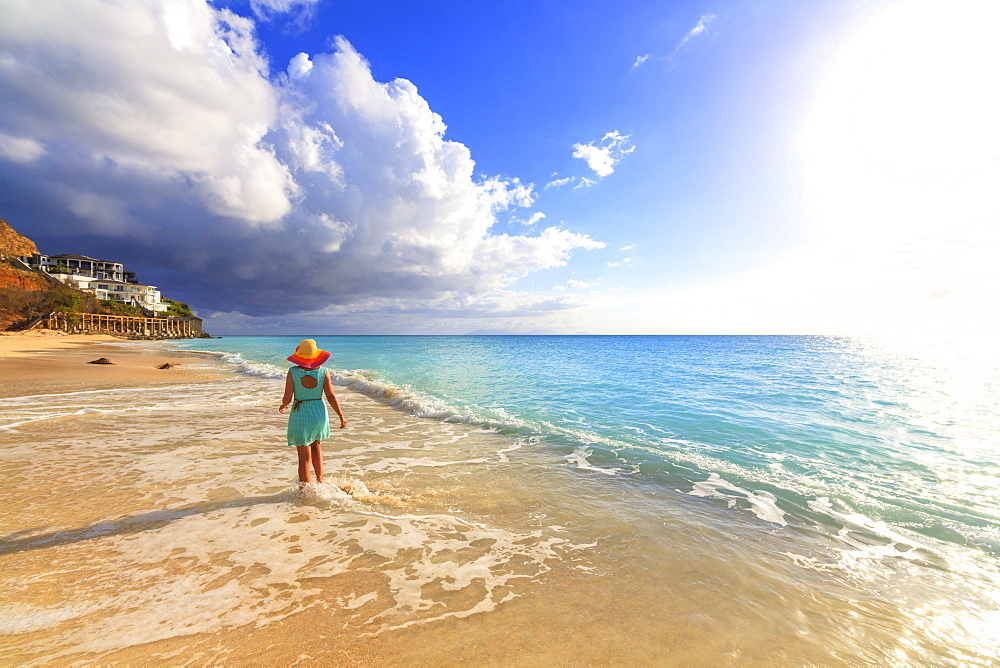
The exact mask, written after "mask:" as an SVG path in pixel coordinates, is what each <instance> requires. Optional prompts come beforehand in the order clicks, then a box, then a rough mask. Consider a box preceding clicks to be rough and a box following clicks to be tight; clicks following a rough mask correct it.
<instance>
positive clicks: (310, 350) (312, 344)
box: [288, 339, 330, 369]
mask: <svg viewBox="0 0 1000 668" xmlns="http://www.w3.org/2000/svg"><path fill="white" fill-rule="evenodd" d="M328 359H330V353H329V352H327V351H325V350H320V349H319V348H317V347H316V340H315V339H302V340H301V341H299V347H298V348H296V349H295V354H294V355H290V356H289V357H288V361H289V362H291V363H292V364H296V365H298V366H301V367H305V368H306V369H315V368H317V367H318V366H320V365H321V364H323V362H325V361H327V360H328Z"/></svg>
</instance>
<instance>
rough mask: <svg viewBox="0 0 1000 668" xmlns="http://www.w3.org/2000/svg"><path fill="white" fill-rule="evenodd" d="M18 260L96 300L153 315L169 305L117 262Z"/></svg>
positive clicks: (51, 258)
mask: <svg viewBox="0 0 1000 668" xmlns="http://www.w3.org/2000/svg"><path fill="white" fill-rule="evenodd" d="M21 260H22V261H23V262H24V263H25V264H27V265H28V266H30V267H31V268H32V269H35V270H36V271H43V272H45V273H47V274H49V275H50V276H52V277H53V278H56V279H58V280H59V281H61V282H63V283H65V284H66V285H69V286H71V287H74V288H77V289H78V290H83V291H84V292H90V293H92V294H93V295H95V296H96V297H97V298H98V299H108V300H111V301H114V302H119V303H122V304H127V305H129V306H137V307H139V308H142V309H145V310H146V311H151V312H153V313H163V312H165V311H166V310H167V309H168V308H169V306H168V305H167V304H165V303H162V302H161V301H160V291H159V290H157V289H156V286H155V285H142V284H140V283H139V282H138V280H137V279H136V275H135V272H134V271H126V270H125V267H124V266H122V264H121V263H120V262H110V261H107V260H97V259H94V258H92V257H87V256H86V255H75V254H72V253H68V254H63V255H43V254H41V253H35V254H33V255H26V256H23V257H22V258H21Z"/></svg>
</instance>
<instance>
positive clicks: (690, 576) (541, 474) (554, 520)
mask: <svg viewBox="0 0 1000 668" xmlns="http://www.w3.org/2000/svg"><path fill="white" fill-rule="evenodd" d="M218 343H219V345H223V344H225V343H226V342H225V341H220V342H218ZM0 345H2V346H3V347H2V348H0V351H2V355H3V356H2V357H0V374H2V378H3V394H2V396H3V400H2V403H0V406H2V407H3V413H2V415H0V453H2V454H0V476H2V479H3V480H4V494H3V496H2V498H0V518H2V520H0V523H2V526H0V571H2V572H3V573H4V578H3V580H2V581H0V650H2V655H3V656H4V662H5V663H10V664H12V665H22V664H40V665H65V664H68V663H74V662H77V663H82V664H88V665H89V664H101V665H105V664H114V663H121V664H136V663H143V662H154V663H163V662H166V663H171V664H192V665H206V664H216V663H230V664H250V663H252V664H255V665H375V664H379V665H427V664H467V663H474V664H494V665H495V664H514V665H543V664H544V665H553V664H554V665H568V664H577V665H578V664H584V665H593V664H600V665H608V664H611V665H762V664H767V665H801V664H807V665H816V664H824V665H829V664H858V663H876V664H877V663H887V662H890V661H892V660H895V661H898V662H902V663H907V662H909V661H915V662H916V663H920V662H922V661H924V660H926V659H927V657H932V656H945V657H949V656H950V657H954V656H959V655H958V654H953V653H951V652H961V654H960V656H962V657H963V658H964V660H965V661H966V662H968V663H971V664H977V663H982V664H984V665H985V664H986V663H988V654H986V653H982V654H978V655H977V654H976V649H975V647H972V648H971V649H970V645H968V644H965V645H962V646H960V647H958V649H955V648H954V647H952V646H950V643H954V642H955V641H954V640H948V639H947V634H949V633H953V632H954V629H955V628H959V627H958V626H955V625H953V626H951V627H949V626H948V624H946V623H945V622H946V621H947V619H949V618H948V617H947V615H945V614H944V612H942V611H941V610H935V609H933V608H932V604H933V603H934V598H933V595H934V594H936V593H939V592H940V590H941V587H939V588H937V589H934V588H933V587H932V585H933V586H934V587H936V586H937V585H935V584H934V583H933V582H931V581H930V580H928V578H930V577H937V576H936V575H934V574H935V573H939V572H940V571H942V570H943V569H945V567H946V565H945V562H944V561H943V560H942V559H941V558H940V557H939V556H937V555H936V554H935V553H933V552H932V551H930V550H928V549H926V547H925V546H923V545H919V544H913V545H912V546H910V545H904V544H903V543H904V542H905V541H910V539H909V538H906V537H903V536H900V535H897V537H896V538H894V539H892V540H877V539H876V538H873V537H872V535H869V534H865V532H864V530H863V527H861V525H860V524H858V523H857V522H858V521H857V520H855V524H853V525H848V526H850V535H848V534H847V532H844V536H843V537H841V538H840V539H839V540H842V541H848V540H850V541H854V542H852V543H851V549H850V550H843V553H842V554H841V553H837V559H834V560H832V561H831V560H830V559H828V556H827V555H828V553H829V542H830V540H831V539H830V537H829V536H828V535H827V533H829V532H825V530H824V529H823V522H818V523H816V524H815V526H806V525H802V524H797V523H795V522H793V521H792V520H791V519H790V518H789V519H785V518H784V513H783V512H782V511H781V510H780V509H778V507H777V506H776V505H775V504H774V503H773V501H774V496H773V495H771V496H770V497H768V494H767V493H764V492H754V493H750V495H749V496H746V492H744V491H742V490H741V489H740V488H737V487H735V486H733V485H731V484H730V485H729V487H728V488H726V487H725V485H724V484H723V483H722V481H721V479H720V478H719V477H718V475H714V476H712V475H709V476H707V477H708V480H707V481H706V482H703V483H696V484H695V486H694V487H693V488H692V487H691V486H687V487H683V488H679V487H678V486H677V485H675V484H673V483H671V484H659V483H658V482H657V478H656V476H653V477H645V478H643V477H642V476H641V475H640V474H641V470H640V469H641V467H638V468H636V471H635V475H625V474H624V473H622V470H623V467H625V466H626V462H625V461H624V460H621V461H614V460H612V461H603V460H601V459H600V458H599V457H598V456H597V455H596V454H594V453H593V452H591V451H589V450H587V451H583V452H581V451H580V449H579V447H578V446H575V445H574V446H572V447H569V448H568V449H567V450H566V452H568V453H569V454H562V453H563V450H558V449H555V450H553V449H552V448H551V447H543V446H544V444H543V443H540V439H539V437H538V436H533V435H529V434H526V433H517V432H516V431H511V430H505V429H498V428H496V427H493V426H490V425H487V424H483V423H482V422H480V423H477V422H475V421H461V420H453V419H441V418H426V417H418V416H417V415H415V414H414V411H413V410H412V409H403V408H401V407H400V405H399V403H398V402H395V406H394V402H393V401H389V400H386V398H385V397H386V393H385V392H384V391H382V392H381V394H380V393H378V392H372V391H368V392H367V393H363V392H360V391H355V390H352V389H350V388H349V387H338V388H337V393H338V397H339V399H340V402H341V405H342V406H343V408H344V412H345V414H346V416H347V420H348V423H349V426H348V428H347V429H346V430H343V431H338V430H334V433H333V435H332V437H331V439H330V440H329V441H327V442H326V444H325V446H324V452H325V453H326V468H327V477H328V480H329V481H330V482H331V483H332V484H328V485H322V486H320V485H310V486H307V487H305V488H300V487H299V485H298V484H297V483H296V482H295V456H294V453H293V452H292V451H291V449H290V448H288V446H286V445H285V444H284V424H285V419H286V418H285V416H283V415H280V414H279V413H278V412H277V410H276V408H277V404H278V402H279V399H280V394H281V387H282V381H281V379H280V376H279V377H273V376H275V375H277V374H272V375H271V376H266V375H259V374H258V375H253V374H250V375H248V374H247V373H243V374H239V373H236V372H235V371H234V369H233V368H232V365H231V364H229V366H227V363H223V361H220V357H219V355H217V354H216V355H213V354H210V352H195V351H183V350H180V351H179V350H173V349H171V344H169V343H150V342H123V341H117V340H109V339H108V338H105V337H58V336H37V337H0ZM191 345H193V346H196V345H198V343H192V344H191ZM289 352H290V351H289ZM98 357H107V358H109V359H110V360H111V361H113V362H114V363H115V364H114V365H113V366H112V365H90V364H87V362H88V361H90V360H92V359H96V358H98ZM164 362H173V363H179V364H180V366H176V367H173V368H170V369H163V370H161V369H156V368H155V366H156V365H158V364H161V363H164ZM101 373H106V374H107V375H105V376H100V375H99V374H101ZM36 382H37V385H36ZM359 387H360V386H359ZM560 447H561V446H560ZM594 447H595V448H596V447H597V446H596V445H595V446H594ZM588 457H589V459H588ZM719 490H722V491H724V492H725V493H724V494H720V493H719ZM741 494H743V495H744V496H741ZM747 499H749V502H747ZM737 502H738V503H737ZM782 507H787V506H782ZM845 523H846V520H845ZM833 535H834V537H835V538H836V532H835V531H834V532H833ZM911 542H912V541H911ZM866 550H867V551H866ZM889 552H891V554H888V553H889ZM883 555H887V557H886V558H883ZM904 557H905V558H904ZM928 573H930V575H928ZM969 573H971V571H969ZM966 575H968V573H967V574H966ZM977 577H978V576H977ZM913 583H921V586H926V587H927V590H926V591H921V590H920V589H919V588H917V587H915V586H911V585H913ZM928 583H930V584H928ZM904 585H906V589H905V595H902V596H900V595H899V591H897V589H896V588H895V587H897V586H899V587H903V586H904ZM970 602H971V603H970V604H976V602H975V601H971V599H970ZM922 606H926V607H927V609H925V610H924V609H921V607H922ZM935 615H936V617H935ZM915 619H921V620H924V621H925V622H926V623H927V624H928V625H925V626H923V627H918V626H915V623H916V622H915V621H914V620H915ZM929 619H937V620H938V622H939V625H938V626H937V627H930V626H929V623H930V622H927V620H929ZM941 620H944V621H941ZM959 623H964V624H968V620H960V622H959ZM933 628H938V629H940V632H941V634H942V635H941V636H940V637H935V636H934V633H933ZM986 641H989V642H992V640H991V639H989V638H987V639H986Z"/></svg>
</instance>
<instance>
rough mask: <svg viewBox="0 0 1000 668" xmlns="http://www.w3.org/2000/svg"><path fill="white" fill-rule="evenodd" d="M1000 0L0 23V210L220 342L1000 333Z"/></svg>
mask: <svg viewBox="0 0 1000 668" xmlns="http://www.w3.org/2000/svg"><path fill="white" fill-rule="evenodd" d="M998 22H1000V4H998V3H996V2H994V1H993V0H956V1H955V2H950V3H939V2H934V1H931V0H895V1H893V0H811V1H810V2H801V1H800V0H752V1H751V0H730V1H722V0H719V1H716V2H709V1H685V0H680V1H677V2H662V1H645V0H635V1H631V2H628V3H621V2H609V1H604V0H593V1H576V2H568V1H555V0H539V1H533V2H527V1H514V2H511V1H505V2H501V1H499V0H496V1H494V0H482V1H479V2H468V1H459V0H455V1H445V0H441V1H433V0H427V1H421V2H410V1H404V0H398V1H381V2H360V1H356V0H217V1H213V2H209V1H207V0H129V1H127V2H126V1H125V0H47V1H46V2H44V3H39V2H36V1H35V0H3V11H2V12H0V100H2V104H0V217H2V218H3V219H5V220H6V221H7V222H8V223H10V224H11V225H12V226H13V227H14V228H15V229H17V230H18V231H19V232H21V233H22V234H25V235H27V236H29V237H30V238H32V239H33V240H34V241H35V242H36V243H37V244H38V246H39V248H40V250H41V251H42V252H43V253H47V254H57V253H81V254H84V255H89V256H92V257H97V258H100V259H106V260H115V261H120V262H123V263H124V264H125V265H126V268H128V269H130V270H133V271H136V272H137V274H138V276H139V280H140V281H141V282H143V283H147V284H153V285H156V286H158V287H159V288H160V289H161V291H162V292H163V294H164V295H165V296H167V297H170V298H172V299H177V300H180V301H185V302H188V303H189V304H191V306H192V307H193V308H194V309H195V311H196V313H197V314H198V315H199V316H200V317H202V318H204V319H205V328H206V330H208V331H210V332H212V333H213V334H218V335H226V334H302V335H306V334H315V335H320V334H373V333H388V334H466V333H526V334H530V333H563V334H577V333H587V334H830V335H861V336H881V335H887V336H888V335H898V334H901V333H904V334H905V333H909V334H921V335H927V336H930V337H943V336H946V335H956V336H968V335H969V334H970V332H975V333H977V334H979V335H981V336H987V335H990V336H992V335H993V334H1000V270H998V269H997V265H998V264H1000V263H998V262H997V261H996V258H997V257H998V256H1000V188H998V187H997V185H996V184H997V183H1000V131H998V129H997V119H998V118H1000V72H998V69H1000V41H998V40H996V39H994V37H993V35H992V34H991V30H992V29H993V26H995V25H997V24H998Z"/></svg>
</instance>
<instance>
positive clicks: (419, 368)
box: [182, 336, 1000, 556]
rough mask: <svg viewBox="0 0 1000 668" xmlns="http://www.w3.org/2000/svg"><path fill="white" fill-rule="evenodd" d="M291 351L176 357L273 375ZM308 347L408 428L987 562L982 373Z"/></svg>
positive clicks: (746, 342) (993, 408)
mask: <svg viewBox="0 0 1000 668" xmlns="http://www.w3.org/2000/svg"><path fill="white" fill-rule="evenodd" d="M297 340H298V339H297V337H227V338H224V339H213V340H210V341H209V340H199V341H190V342H185V343H183V344H182V347H184V348H188V349H204V350H215V351H220V352H226V353H234V354H238V356H239V359H234V361H236V362H237V363H240V364H241V366H242V369H243V370H244V372H247V373H251V374H256V375H273V376H275V377H280V376H283V374H284V371H283V370H284V368H286V366H287V365H286V364H285V363H284V357H285V356H287V355H288V354H290V351H292V350H294V345H295V343H296V342H297ZM317 341H318V343H319V345H320V346H321V347H322V348H324V349H326V350H329V351H331V353H332V358H331V360H330V362H329V363H328V366H331V367H333V368H335V369H337V370H338V372H337V380H338V382H340V383H341V384H344V385H347V384H350V385H353V386H354V387H355V388H356V389H360V390H362V391H364V392H366V393H368V394H371V395H373V396H379V397H383V398H385V399H387V400H388V401H390V402H392V403H395V404H397V405H399V406H400V407H402V408H404V409H406V410H409V411H411V412H413V413H414V414H416V415H418V416H421V417H432V418H438V419H447V420H463V421H469V422H478V423H483V424H487V425H491V426H496V427H498V428H500V429H504V430H510V431H512V432H518V433H521V434H530V435H536V436H540V437H542V441H541V445H540V446H539V447H548V448H556V449H559V450H561V451H563V452H564V453H565V455H566V457H569V458H574V460H575V461H578V462H579V463H580V465H583V466H591V467H594V468H598V469H602V470H603V471H606V472H608V473H609V474H614V475H627V476H632V477H634V478H637V479H649V480H653V481H657V482H659V483H662V484H665V485H674V486H678V487H684V486H685V485H686V486H689V487H690V486H691V485H693V484H695V483H703V482H706V481H707V480H708V476H709V475H710V474H712V473H714V474H717V475H718V476H720V477H721V478H722V479H723V480H724V482H726V483H731V484H734V485H736V486H738V487H740V488H742V489H745V490H747V491H749V492H760V491H764V492H767V493H769V494H773V495H774V496H775V497H776V500H775V502H774V504H768V505H769V506H771V505H773V507H769V508H768V509H767V511H768V512H770V514H771V515H770V519H773V520H777V523H787V522H789V521H793V522H794V521H799V522H809V523H812V522H816V521H823V518H822V517H820V516H822V515H827V516H828V517H835V514H837V513H839V514H857V513H860V514H863V515H864V516H866V517H867V518H869V519H870V520H872V521H873V522H878V521H885V522H888V523H891V524H892V525H893V526H896V527H901V528H906V529H908V530H911V531H913V532H915V533H917V534H922V535H926V536H928V537H932V538H934V539H939V540H942V541H946V542H954V543H957V544H962V545H969V546H975V547H978V548H980V549H981V550H983V551H984V552H985V553H988V554H990V555H993V556H996V555H998V554H1000V533H998V527H1000V463H998V458H997V455H998V454H1000V383H997V382H996V379H995V378H990V377H989V376H988V375H982V376H981V377H979V378H976V377H972V378H968V377H964V376H962V375H961V374H960V373H959V372H955V371H952V370H949V369H946V368H942V367H936V366H933V365H930V364H928V363H927V362H925V361H922V360H920V359H918V358H914V357H909V356H905V355H898V354H892V353H889V352H885V351H882V350H879V349H878V348H877V347H875V346H874V345H873V344H871V343H869V342H863V341H857V340H852V339H842V338H826V337H781V336H777V337H774V336H772V337H725V336H478V337H477V336H471V337H453V336H442V337H435V336H337V337H318V338H317ZM574 453H575V454H574ZM827 504H829V506H830V511H826V510H820V511H817V508H816V507H817V506H821V507H824V508H825V506H826V505H827ZM831 512H832V513H834V514H831Z"/></svg>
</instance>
